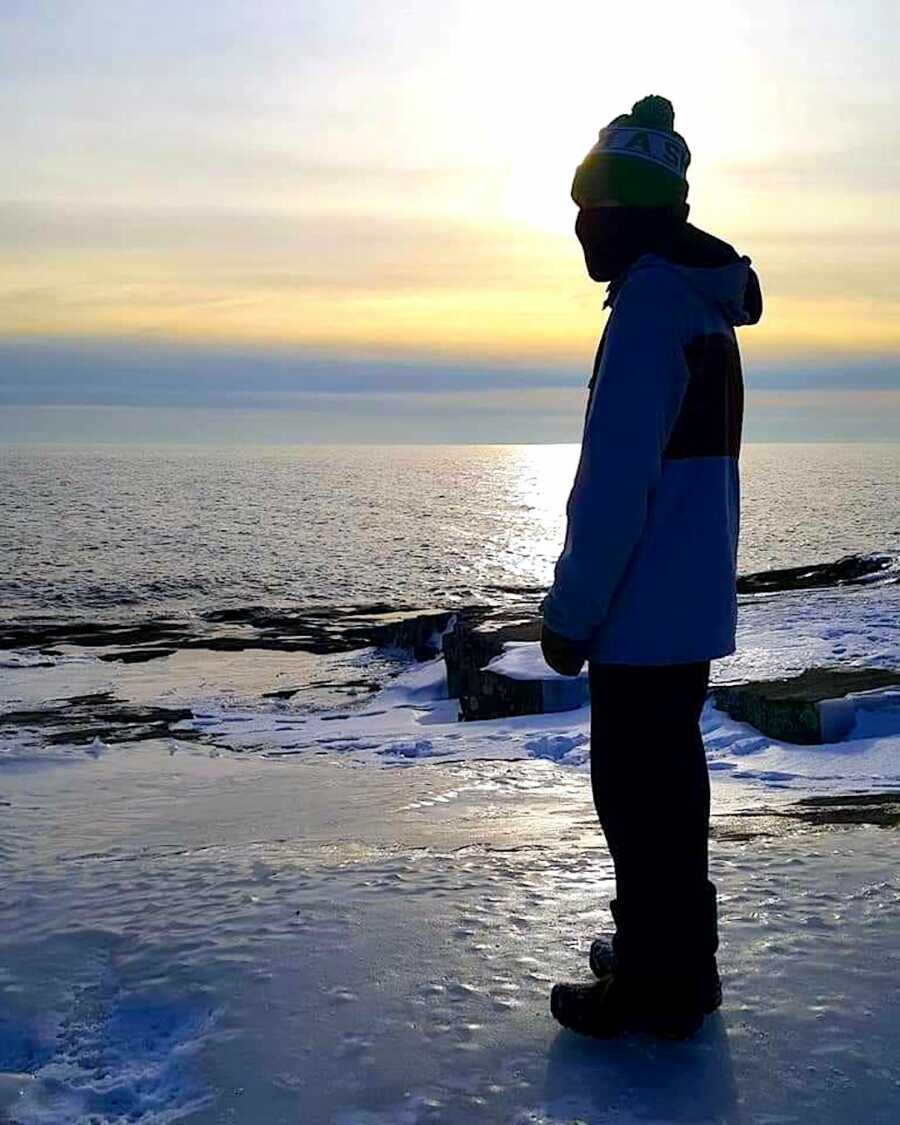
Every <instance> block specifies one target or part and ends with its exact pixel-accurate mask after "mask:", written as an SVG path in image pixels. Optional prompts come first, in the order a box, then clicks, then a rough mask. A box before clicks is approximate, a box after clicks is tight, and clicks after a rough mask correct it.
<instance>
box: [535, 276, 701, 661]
mask: <svg viewBox="0 0 900 1125" xmlns="http://www.w3.org/2000/svg"><path fill="white" fill-rule="evenodd" d="M661 274H662V271H659V270H653V271H651V270H647V271H641V272H640V273H638V274H637V275H636V276H634V277H633V278H630V279H629V280H628V281H626V283H625V285H624V286H623V287H622V290H621V291H620V293H619V295H618V297H617V299H616V303H615V306H614V307H613V311H612V314H611V316H610V320H609V325H608V328H607V336H606V341H605V345H604V349H603V358H602V361H601V364H600V368H599V371H598V373H597V382H596V385H595V387H594V392H593V397H592V400H591V403H590V406H589V408H588V413H587V417H586V419H585V428H584V437H583V439H582V444H581V458H580V460H579V463H578V471H577V473H576V475H575V483H574V485H573V487H572V491H571V494H570V496H569V502H568V506H567V508H566V513H567V516H568V528H567V531H566V540H565V546H564V547H563V552H562V554H561V555H560V558H559V561H558V562H557V564H556V572H555V577H554V581H553V586H552V588H551V590H550V592H549V594H548V595H547V597H546V598H545V599H544V605H543V614H544V621H545V622H546V624H547V625H548V626H549V627H550V628H551V629H552V630H553V631H554V632H556V633H559V634H560V635H562V636H563V637H568V638H569V639H571V640H576V641H587V640H588V639H589V638H590V635H591V632H592V631H593V630H594V629H595V628H596V627H597V626H598V625H599V624H600V623H601V622H602V621H603V618H604V617H605V616H606V613H607V610H608V608H609V605H610V602H611V601H612V598H613V595H614V593H615V591H616V587H617V586H618V585H619V583H620V582H621V580H622V578H623V576H624V574H625V571H626V569H627V567H628V562H629V559H630V557H631V554H632V552H633V550H634V548H635V546H636V545H637V542H638V540H639V539H640V536H641V533H642V531H643V528H644V524H645V522H646V518H647V509H648V504H649V500H650V496H651V494H652V492H653V489H654V487H655V486H656V483H657V481H658V480H659V477H660V473H661V471H662V455H663V451H664V450H665V447H666V444H667V442H668V439H669V435H670V433H671V431H672V428H673V426H674V424H675V420H676V418H677V416H678V410H679V407H680V405H681V399H682V397H683V395H684V391H685V388H686V386H687V379H688V370H687V364H686V361H685V357H684V343H685V341H686V339H687V335H688V332H687V311H686V303H685V299H684V295H683V292H682V290H681V283H680V282H679V281H678V280H677V279H674V278H671V277H668V276H666V275H665V274H662V276H660V275H661Z"/></svg>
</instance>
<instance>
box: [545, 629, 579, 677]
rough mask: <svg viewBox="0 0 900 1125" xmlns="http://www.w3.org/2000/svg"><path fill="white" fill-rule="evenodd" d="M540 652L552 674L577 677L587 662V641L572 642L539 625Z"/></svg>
mask: <svg viewBox="0 0 900 1125" xmlns="http://www.w3.org/2000/svg"><path fill="white" fill-rule="evenodd" d="M541 652H542V653H543V654H544V660H546V662H547V663H548V664H549V665H550V667H551V668H552V669H553V671H554V672H559V674H560V675H561V676H577V675H578V673H579V672H580V671H581V668H582V666H583V664H584V662H585V660H587V654H588V643H587V641H573V640H571V639H570V638H569V637H564V636H562V635H561V634H560V633H554V632H553V630H552V629H551V628H550V627H549V626H547V625H541Z"/></svg>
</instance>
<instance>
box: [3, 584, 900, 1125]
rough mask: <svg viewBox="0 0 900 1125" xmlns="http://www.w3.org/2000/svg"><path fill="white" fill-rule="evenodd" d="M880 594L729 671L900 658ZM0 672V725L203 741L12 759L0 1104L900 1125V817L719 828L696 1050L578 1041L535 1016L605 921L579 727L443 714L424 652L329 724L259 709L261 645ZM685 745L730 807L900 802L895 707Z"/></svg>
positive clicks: (269, 706)
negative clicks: (711, 938)
mask: <svg viewBox="0 0 900 1125" xmlns="http://www.w3.org/2000/svg"><path fill="white" fill-rule="evenodd" d="M898 594H900V591H898V589H897V588H893V587H883V588H874V587H873V588H862V589H858V590H852V591H820V592H815V593H812V594H804V595H803V597H802V598H801V597H793V596H789V597H780V598H765V599H759V600H753V601H751V602H750V603H748V604H746V605H744V606H743V609H742V627H741V629H742V633H741V650H740V652H739V654H738V656H736V657H734V658H732V659H731V660H729V661H723V662H721V664H720V665H719V667H718V669H717V676H718V677H720V678H721V679H726V680H727V679H737V678H743V677H744V676H747V675H750V676H752V677H754V678H760V677H762V676H763V675H782V674H789V673H791V672H794V671H800V670H802V669H803V668H804V667H807V666H810V665H813V664H823V663H836V664H842V665H845V666H846V665H848V664H854V663H856V664H871V665H874V666H879V667H894V666H896V665H897V663H898V654H900V636H898V632H900V625H898V621H900V598H898ZM535 651H536V650H535V648H534V647H533V646H532V647H531V648H530V649H526V648H520V649H518V650H513V652H514V655H515V659H516V660H519V661H521V662H522V666H523V667H524V666H526V665H527V664H528V662H531V665H532V666H534V662H535V661H536V660H538V659H539V656H536V655H535ZM506 655H508V654H506ZM216 659H217V660H218V659H219V658H218V657H217V658H216ZM283 659H284V657H282V656H279V658H278V660H279V661H281V660H283ZM342 659H343V658H342ZM368 659H370V657H369V656H367V655H366V654H360V655H358V656H355V657H347V658H346V661H345V663H346V664H347V666H346V667H345V668H344V672H346V677H347V680H348V682H351V681H352V679H353V677H354V676H355V675H357V674H358V673H359V671H360V669H361V668H364V667H366V664H365V661H366V660H368ZM3 661H4V665H5V668H4V677H3V699H2V702H0V706H2V707H3V709H5V710H10V709H15V708H16V707H21V706H23V705H29V704H31V703H35V702H37V701H39V700H41V699H48V698H63V697H65V696H66V695H67V694H74V691H75V690H98V689H101V688H103V687H104V686H105V687H112V688H114V689H115V690H117V691H119V692H121V693H123V694H124V693H126V692H127V693H130V695H133V696H135V697H138V698H141V699H147V700H156V701H160V702H172V701H176V700H182V699H186V700H189V701H190V703H191V704H192V706H193V709H194V713H195V718H194V719H192V720H190V721H189V722H188V723H186V724H184V728H183V731H182V733H184V732H187V731H188V730H193V731H194V732H198V731H199V732H202V733H203V735H204V737H207V738H208V739H209V740H210V744H208V745H204V744H199V743H196V742H194V743H188V742H183V741H180V737H179V738H175V739H168V740H166V741H165V742H145V743H142V744H140V745H107V744H105V743H104V742H103V741H102V740H101V739H95V740H94V741H93V742H88V743H86V744H84V745H78V746H65V745H63V746H56V747H52V748H48V747H46V746H43V745H42V744H41V741H40V738H39V736H38V735H36V734H35V735H28V736H26V735H20V734H13V735H10V736H9V737H8V738H7V740H6V741H5V742H4V744H3V747H2V750H3V753H2V755H0V863H2V865H3V875H4V880H3V895H2V896H0V1121H4V1120H6V1121H12V1122H17V1123H19V1125H46V1123H53V1125H66V1123H69V1122H72V1123H74V1122H85V1123H91V1125H114V1123H115V1125H124V1123H125V1122H136V1123H139V1125H157V1123H164V1122H170V1121H190V1122H195V1123H197V1125H212V1123H217V1125H218V1123H220V1122H241V1123H243V1122H250V1123H252V1125H275V1123H281V1122H296V1121H302V1122H303V1123H304V1125H319V1123H322V1125H326V1123H335V1125H397V1123H400V1125H438V1123H440V1125H444V1123H447V1125H456V1123H460V1125H462V1123H466V1125H468V1123H470V1122H475V1121H479V1122H480V1121H484V1122H489V1123H494V1122H496V1123H501V1122H502V1123H514V1125H563V1123H565V1125H571V1123H573V1122H578V1121H580V1122H586V1123H590V1125H601V1123H603V1125H605V1123H610V1122H611V1123H622V1125H625V1123H628V1125H632V1123H637V1122H641V1123H644V1125H646V1123H650V1122H652V1123H669V1122H692V1123H700V1122H729V1123H731V1122H734V1123H736V1125H737V1123H756V1122H760V1123H765V1125H774V1123H779V1125H781V1123H789V1122H797V1123H800V1125H806V1123H807V1122H816V1123H817V1125H820V1123H821V1125H832V1123H833V1125H838V1123H841V1125H843V1123H845V1122H857V1121H859V1122H866V1123H869V1122H871V1123H874V1125H880V1123H885V1125H886V1123H888V1122H891V1123H893V1122H895V1121H896V1120H898V1119H900V1061H898V1060H900V1021H898V1020H897V1018H896V1012H897V1010H898V1000H900V994H898V993H900V989H898V980H900V975H898V969H900V954H898V949H900V881H898V875H897V872H898V870H900V868H898V860H900V836H898V834H897V833H896V832H894V831H890V830H882V829H876V828H869V827H855V828H850V829H841V830H824V831H816V832H813V831H808V830H807V831H797V830H790V831H787V832H785V830H784V829H781V830H780V831H781V834H780V835H776V836H769V837H760V838H756V839H753V840H751V841H747V842H736V841H733V840H731V841H729V840H728V839H726V838H719V839H715V840H714V841H713V845H712V851H711V855H712V865H713V872H714V877H715V879H716V881H717V882H718V884H719V890H720V901H721V915H722V923H721V932H722V941H723V946H722V954H721V963H722V969H723V976H724V982H725V997H726V999H725V1005H724V1007H723V1009H722V1012H721V1013H720V1014H718V1015H716V1016H715V1017H713V1018H711V1019H709V1020H708V1021H707V1023H706V1025H705V1028H704V1031H703V1033H702V1035H701V1037H700V1038H699V1039H698V1040H697V1041H695V1042H692V1043H689V1044H664V1043H657V1042H652V1041H650V1040H647V1039H644V1038H641V1037H634V1038H629V1039H626V1040H624V1041H622V1042H618V1043H612V1044H598V1043H591V1042H582V1041H579V1040H577V1039H575V1038H574V1037H571V1036H569V1035H567V1034H565V1033H558V1031H557V1029H556V1026H555V1025H554V1024H553V1022H552V1021H551V1019H550V1017H549V1014H548V1011H547V998H548V990H549V986H550V984H551V982H552V981H553V980H554V979H557V978H562V977H581V978H585V976H586V960H585V958H586V950H587V947H588V944H589V942H590V939H591V938H592V937H593V936H594V935H595V934H596V933H598V932H600V931H601V930H603V929H605V928H606V927H607V924H608V916H607V913H606V906H607V903H608V900H609V897H610V895H611V893H612V871H611V867H610V861H609V857H608V855H607V853H606V850H605V848H604V846H603V843H602V839H601V837H600V834H599V832H598V830H597V826H596V821H595V816H594V813H593V809H592V806H591V802H590V790H589V784H588V778H587V760H588V733H589V714H588V711H587V709H583V710H581V711H575V712H570V713H565V714H557V715H546V716H524V717H521V718H517V719H508V720H496V721H492V722H484V723H459V722H458V721H457V707H456V704H455V702H454V701H452V700H449V699H448V698H447V692H446V680H445V670H444V666H443V662H442V661H441V660H435V661H431V662H427V663H423V664H417V665H410V666H409V667H408V668H407V669H406V670H405V671H404V672H403V673H402V674H401V675H399V676H398V677H396V678H395V679H393V680H392V681H391V682H390V683H389V684H388V686H387V687H385V688H384V689H383V690H382V691H380V692H378V693H377V694H373V695H368V694H366V693H365V692H363V693H362V694H361V695H359V696H358V697H357V698H354V699H350V698H343V699H342V700H340V701H339V705H338V704H337V703H335V702H333V701H332V703H331V704H330V705H328V706H325V705H319V704H317V705H315V706H310V705H301V704H300V703H298V702H297V700H295V699H290V700H278V699H264V698H262V697H261V695H260V686H261V680H258V677H262V679H263V680H264V679H265V675H263V671H264V669H263V666H262V665H254V664H253V662H252V660H251V658H250V657H249V656H247V657H246V658H244V657H242V658H241V659H240V660H232V658H231V657H222V658H221V661H222V662H221V664H219V665H214V664H210V663H208V662H207V663H204V661H203V659H202V658H201V657H200V656H198V655H196V654H195V655H192V656H191V657H190V659H187V658H185V659H184V660H183V661H182V662H181V663H180V664H178V667H177V671H178V674H179V677H180V678H179V679H178V680H177V683H176V682H175V680H173V679H172V678H171V675H170V673H171V672H172V668H171V667H169V669H168V671H167V668H166V666H165V665H164V662H162V661H159V662H153V663H151V664H150V665H147V666H143V665H139V666H133V667H126V668H116V667H111V666H110V665H108V664H101V663H100V662H98V661H95V660H93V659H91V658H86V657H83V656H81V657H77V658H76V657H75V656H74V655H73V656H71V657H70V656H68V655H66V654H63V655H62V656H60V657H57V658H55V659H54V660H53V662H52V664H51V666H49V667H47V666H42V664H41V662H40V661H34V660H31V661H29V660H27V659H19V658H18V654H15V653H13V654H4V658H3ZM354 661H355V662H356V664H358V667H356V666H355V665H354ZM176 664H177V662H176ZM323 667H324V665H323ZM328 667H329V668H333V667H334V666H333V665H328ZM289 673H290V668H289V667H285V666H283V665H282V664H281V663H276V662H275V658H273V661H272V663H271V666H270V667H269V668H268V670H267V672H266V675H268V676H269V677H270V680H271V679H272V678H276V677H282V679H277V678H276V679H275V686H277V685H278V684H279V683H281V682H283V681H284V680H288V681H289V678H290V677H289ZM223 676H224V678H225V679H226V680H227V681H228V686H227V688H223V687H222V677H223ZM267 684H268V686H272V684H271V683H270V682H267ZM640 730H641V725H640V715H639V714H636V715H635V716H634V732H635V744H636V746H637V745H639V736H640ZM703 731H704V738H705V742H706V748H707V754H708V758H709V763H710V767H711V771H712V779H713V808H714V813H715V814H716V816H721V815H722V814H723V813H732V812H734V811H735V810H742V809H749V810H752V811H760V810H764V809H775V810H779V809H783V808H784V807H785V805H786V803H787V802H788V801H790V800H793V799H795V798H797V797H798V796H802V795H805V794H809V793H814V794H835V793H846V792H847V791H849V790H857V791H859V790H863V791H866V790H868V791H874V790H883V789H886V788H897V787H898V786H900V708H898V706H897V702H896V695H892V694H891V693H880V694H879V696H878V697H875V696H872V697H869V698H866V699H863V698H859V699H857V700H856V723H855V727H854V729H853V730H852V731H851V736H850V737H849V738H848V739H847V740H845V741H843V742H840V743H835V744H833V745H829V746H822V747H797V746H791V745H787V744H782V743H777V742H773V741H772V740H770V739H767V738H765V737H764V736H762V735H760V734H759V733H758V732H756V731H754V730H753V729H752V728H750V727H748V726H746V725H743V724H739V723H735V722H733V721H732V720H730V719H728V718H727V717H725V716H723V715H721V714H720V713H718V712H716V711H715V710H714V709H713V708H712V707H707V709H706V710H705V712H704V715H703ZM373 767H377V768H373ZM673 925H677V919H673ZM4 1114H5V1118H4Z"/></svg>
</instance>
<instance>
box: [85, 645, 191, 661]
mask: <svg viewBox="0 0 900 1125" xmlns="http://www.w3.org/2000/svg"><path fill="white" fill-rule="evenodd" d="M177 651H178V650H177V649H174V648H123V649H120V650H119V651H118V652H101V653H100V659H101V660H105V661H107V662H108V663H113V662H118V663H121V664H143V663H145V662H146V661H148V660H158V659H159V658H160V657H162V656H174V655H175V653H176V652H177Z"/></svg>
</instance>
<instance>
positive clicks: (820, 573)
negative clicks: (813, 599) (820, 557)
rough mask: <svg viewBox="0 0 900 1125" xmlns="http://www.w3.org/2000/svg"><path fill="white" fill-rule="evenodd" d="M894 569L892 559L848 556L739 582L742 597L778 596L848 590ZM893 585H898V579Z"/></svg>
mask: <svg viewBox="0 0 900 1125" xmlns="http://www.w3.org/2000/svg"><path fill="white" fill-rule="evenodd" d="M893 566H894V559H893V558H892V557H891V556H890V555H847V556H846V557H845V558H842V559H838V560H837V562H830V563H816V564H814V565H813V566H792V567H788V568H787V569H783V570H762V571H759V572H757V573H756V574H745V575H742V576H741V577H739V578H738V580H737V590H738V593H739V594H762V593H774V592H777V591H782V590H813V589H818V588H820V587H823V586H848V585H857V584H859V583H861V582H867V581H871V580H872V579H873V578H879V577H880V578H885V577H887V575H886V571H888V570H890V569H891V568H892V567H893ZM893 581H897V578H896V576H895V577H894V578H893Z"/></svg>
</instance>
